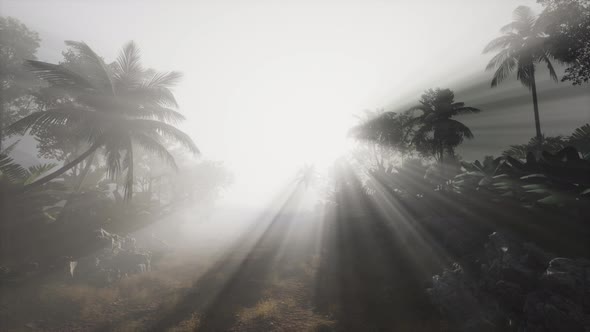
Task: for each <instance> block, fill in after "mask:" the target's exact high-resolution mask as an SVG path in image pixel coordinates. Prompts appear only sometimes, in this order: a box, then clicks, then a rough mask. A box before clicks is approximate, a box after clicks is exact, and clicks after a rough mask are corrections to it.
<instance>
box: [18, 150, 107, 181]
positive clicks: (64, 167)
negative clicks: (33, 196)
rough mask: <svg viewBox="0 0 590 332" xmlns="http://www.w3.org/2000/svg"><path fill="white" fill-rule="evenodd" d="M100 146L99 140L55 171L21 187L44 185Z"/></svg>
mask: <svg viewBox="0 0 590 332" xmlns="http://www.w3.org/2000/svg"><path fill="white" fill-rule="evenodd" d="M100 146H101V143H100V142H97V143H95V144H94V145H92V146H91V147H90V149H88V150H87V151H86V152H84V153H82V154H81V155H79V156H78V157H77V158H76V159H74V160H72V161H70V162H69V163H67V164H65V165H63V166H62V167H61V168H60V169H58V170H57V171H55V172H53V173H51V174H49V175H47V176H46V177H43V178H41V179H39V180H37V181H35V182H33V183H31V184H28V185H26V186H24V187H23V191H27V190H30V189H33V188H36V187H39V186H41V185H44V184H46V183H47V182H49V181H51V180H53V179H55V178H56V177H58V176H60V175H62V174H63V173H65V172H67V171H68V170H70V169H71V168H72V167H74V166H76V165H78V164H79V163H81V162H82V161H83V160H84V159H86V158H87V157H88V156H90V155H91V154H92V153H94V151H96V150H97V149H98V148H99V147H100Z"/></svg>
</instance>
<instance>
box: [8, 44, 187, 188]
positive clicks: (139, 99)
mask: <svg viewBox="0 0 590 332" xmlns="http://www.w3.org/2000/svg"><path fill="white" fill-rule="evenodd" d="M66 45H68V46H69V47H71V48H72V49H73V50H75V51H76V52H77V53H78V54H79V55H80V56H81V57H83V58H84V59H85V60H86V61H85V63H86V65H87V66H92V70H88V71H81V72H75V71H73V70H70V69H68V68H66V67H65V66H63V65H56V64H51V63H46V62H40V61H34V60H30V61H28V64H29V65H30V67H31V70H32V71H33V72H34V73H35V74H36V75H37V76H38V77H39V78H41V79H43V80H45V81H47V82H48V83H49V84H50V85H51V86H53V87H55V88H58V89H61V90H62V91H63V93H65V94H66V95H68V96H69V97H70V98H66V99H65V101H64V102H63V103H61V104H59V105H57V106H56V107H54V108H51V109H48V110H46V111H39V112H35V113H33V114H30V115H29V116H27V117H25V118H23V119H21V120H19V121H17V122H15V123H14V124H12V125H11V126H10V127H9V129H10V130H11V131H12V132H17V133H21V134H24V133H25V132H27V131H28V130H29V129H30V130H33V131H37V130H39V129H41V128H44V127H50V126H63V125H66V126H68V127H72V128H75V129H76V131H77V135H76V136H77V137H78V138H79V139H80V140H84V141H86V142H87V143H88V144H89V146H90V147H89V149H88V150H86V151H85V152H83V153H82V154H80V155H79V156H78V157H76V158H74V159H73V160H71V161H69V162H67V163H65V165H63V166H62V167H61V168H59V169H58V170H57V171H55V172H53V173H52V174H50V175H48V176H46V177H43V178H41V179H39V180H37V181H35V182H33V183H31V184H28V185H26V186H25V189H28V188H32V187H36V186H40V185H42V184H45V183H47V182H49V181H51V180H52V179H55V178H56V177H58V176H60V175H62V174H63V173H65V172H66V171H68V170H69V169H71V168H72V167H74V166H76V165H77V164H79V163H80V162H82V161H83V160H85V159H87V158H89V157H91V156H94V153H95V152H96V151H98V150H99V149H101V148H102V149H103V153H104V155H105V160H106V166H107V170H108V175H109V176H110V177H111V178H115V177H116V176H117V175H119V174H121V173H123V172H125V174H126V180H125V198H126V199H130V198H131V197H132V195H133V146H134V145H138V146H141V147H142V148H143V149H145V150H146V151H149V152H152V153H155V154H157V155H158V156H159V157H160V158H162V159H163V160H164V161H166V162H167V163H168V164H169V165H171V166H172V167H174V168H175V167H176V163H175V161H174V158H173V156H172V155H171V154H170V152H169V151H168V150H167V148H166V147H165V146H164V145H163V139H164V138H168V139H171V140H173V141H176V142H179V143H181V144H182V145H184V146H185V147H187V148H188V149H189V150H190V151H191V152H193V153H198V149H197V147H196V145H195V144H194V142H193V141H192V139H191V138H190V137H189V136H188V135H187V134H186V133H184V132H182V131H180V130H179V129H177V128H176V127H175V126H174V125H173V124H175V123H177V122H179V121H182V120H184V116H183V115H182V114H180V113H179V112H177V111H176V110H174V108H177V107H178V104H177V102H176V99H175V98H174V95H173V94H172V92H171V90H170V88H171V87H172V86H173V85H174V84H176V83H177V82H178V81H179V79H180V78H181V74H180V73H178V72H168V73H153V72H150V71H147V70H145V69H144V68H143V67H142V65H141V63H140V52H139V49H138V48H137V46H136V45H135V44H134V43H133V42H129V43H128V44H126V45H125V46H124V47H123V49H122V51H121V53H120V54H119V56H118V58H117V60H116V61H115V63H114V64H113V65H112V66H111V67H112V69H111V68H109V67H108V66H107V65H106V64H105V63H104V61H103V60H102V58H100V57H99V56H98V55H97V54H96V53H95V52H94V51H93V50H92V49H91V48H90V47H89V46H88V45H86V44H85V43H83V42H74V41H66ZM90 159H92V158H90ZM87 164H88V165H90V164H91V162H88V163H87ZM82 178H83V177H82Z"/></svg>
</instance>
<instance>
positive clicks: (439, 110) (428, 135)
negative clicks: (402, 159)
mask: <svg viewBox="0 0 590 332" xmlns="http://www.w3.org/2000/svg"><path fill="white" fill-rule="evenodd" d="M416 110H419V111H421V112H422V114H421V115H419V116H418V117H416V118H414V123H416V124H417V125H418V129H417V130H416V132H415V134H414V138H413V143H414V144H415V145H416V147H417V149H418V151H420V152H422V153H427V154H430V155H432V156H434V158H435V159H437V160H438V161H439V162H441V163H442V162H443V159H444V154H445V151H446V152H447V153H448V154H450V155H453V154H454V149H455V147H456V146H457V145H459V144H461V142H463V140H464V139H465V138H467V139H472V138H473V133H472V132H471V130H470V129H469V128H468V127H467V126H466V125H464V124H463V123H461V122H459V121H457V120H453V119H452V117H454V116H456V115H459V114H466V113H477V112H480V109H477V108H474V107H468V106H465V103H462V102H455V94H454V93H453V91H451V90H450V89H444V90H441V89H436V90H432V89H430V90H428V91H426V92H425V93H424V94H423V95H422V98H421V99H420V105H418V106H415V107H413V108H411V109H410V111H416Z"/></svg>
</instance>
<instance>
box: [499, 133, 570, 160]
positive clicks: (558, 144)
mask: <svg viewBox="0 0 590 332" xmlns="http://www.w3.org/2000/svg"><path fill="white" fill-rule="evenodd" d="M566 146H567V141H566V140H565V139H564V138H563V136H545V135H541V139H540V140H539V138H537V137H533V138H531V139H530V140H529V142H528V143H527V144H517V145H511V146H510V147H509V148H508V149H507V150H505V151H504V152H502V155H503V156H511V157H513V158H516V159H526V158H527V154H528V153H529V152H531V151H534V150H536V149H539V148H540V149H541V150H542V151H548V152H551V153H556V152H557V151H559V150H561V149H563V148H565V147H566Z"/></svg>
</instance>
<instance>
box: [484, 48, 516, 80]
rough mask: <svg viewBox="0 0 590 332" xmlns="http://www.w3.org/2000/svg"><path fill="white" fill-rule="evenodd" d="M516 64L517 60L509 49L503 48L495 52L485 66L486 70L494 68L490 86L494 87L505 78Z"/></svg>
mask: <svg viewBox="0 0 590 332" xmlns="http://www.w3.org/2000/svg"><path fill="white" fill-rule="evenodd" d="M517 66H518V60H517V59H516V58H515V57H513V56H512V54H511V52H510V50H504V51H501V52H500V53H498V54H496V56H494V57H493V58H492V60H490V63H489V64H488V66H487V67H486V70H488V69H492V68H496V71H495V72H494V77H493V79H492V83H491V86H492V87H495V86H497V85H498V84H499V83H500V82H502V81H503V80H505V79H506V78H507V77H508V76H510V74H511V73H512V72H513V71H514V69H515V68H516V67H517Z"/></svg>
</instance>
